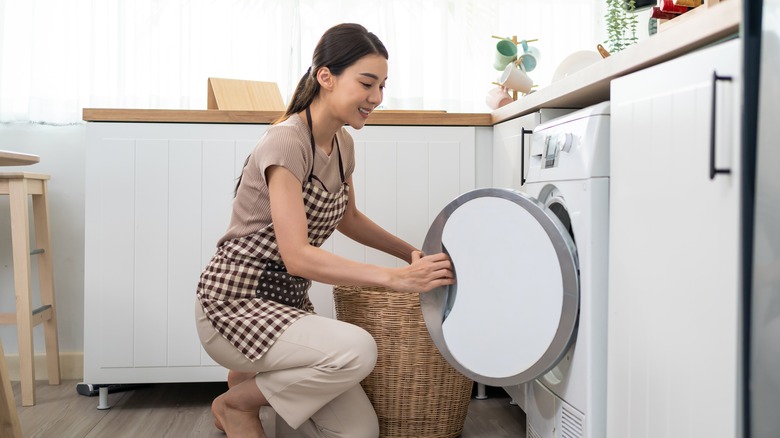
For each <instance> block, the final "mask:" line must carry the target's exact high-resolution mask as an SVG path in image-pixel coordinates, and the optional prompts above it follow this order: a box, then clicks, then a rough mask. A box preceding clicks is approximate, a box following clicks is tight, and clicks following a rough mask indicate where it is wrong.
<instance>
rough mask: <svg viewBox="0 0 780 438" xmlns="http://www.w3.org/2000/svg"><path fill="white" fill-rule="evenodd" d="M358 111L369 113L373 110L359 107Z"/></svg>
mask: <svg viewBox="0 0 780 438" xmlns="http://www.w3.org/2000/svg"><path fill="white" fill-rule="evenodd" d="M358 111H360V114H364V115H369V114H371V110H367V109H364V108H358Z"/></svg>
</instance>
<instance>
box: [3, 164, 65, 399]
mask: <svg viewBox="0 0 780 438" xmlns="http://www.w3.org/2000/svg"><path fill="white" fill-rule="evenodd" d="M48 180H49V175H44V174H38V173H26V172H16V173H0V195H8V196H9V201H10V202H9V204H10V207H11V246H12V248H13V263H14V288H15V290H16V312H15V313H0V324H15V325H16V329H17V331H18V336H19V377H20V379H19V380H20V381H21V386H22V406H33V405H34V404H35V387H34V384H35V362H34V353H35V352H34V349H33V326H35V325H38V324H41V323H43V325H44V326H43V331H44V339H45V342H46V363H47V366H48V374H49V384H50V385H59V383H60V354H59V346H58V341H57V316H56V311H55V309H56V307H55V304H54V273H53V271H52V257H51V249H50V245H49V241H50V237H51V236H50V233H49V211H48V199H47V195H46V194H47V187H46V185H47V181H48ZM28 195H31V196H32V204H33V208H32V209H33V221H34V222H35V240H36V243H37V248H36V249H34V250H32V251H30V226H29V224H30V216H29V212H28V198H27V196H28ZM32 255H37V256H38V278H39V282H40V292H41V307H39V308H37V309H33V308H32V291H31V279H30V275H31V274H30V271H31V269H30V266H31V263H30V256H32Z"/></svg>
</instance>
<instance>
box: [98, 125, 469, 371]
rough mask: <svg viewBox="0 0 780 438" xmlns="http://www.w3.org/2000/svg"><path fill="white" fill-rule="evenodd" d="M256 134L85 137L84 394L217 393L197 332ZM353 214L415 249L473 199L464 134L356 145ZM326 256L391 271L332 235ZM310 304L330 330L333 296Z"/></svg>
mask: <svg viewBox="0 0 780 438" xmlns="http://www.w3.org/2000/svg"><path fill="white" fill-rule="evenodd" d="M266 129H267V126H265V125H227V124H168V123H89V124H88V126H87V154H86V155H87V163H86V193H85V196H86V201H85V202H86V206H85V210H86V211H85V216H86V218H85V220H86V230H85V234H86V235H85V279H84V281H85V291H84V314H85V322H84V326H85V327H84V328H85V333H84V381H85V382H87V383H93V384H108V383H156V382H194V381H218V380H224V379H225V377H226V375H227V374H226V372H225V370H224V369H223V368H222V367H220V366H218V365H217V364H215V363H214V362H213V361H212V360H211V358H209V357H208V355H207V354H206V353H205V352H204V351H203V350H202V348H201V346H200V342H199V341H198V337H197V333H196V330H195V322H194V306H195V290H196V287H197V282H198V278H199V275H200V272H201V270H202V269H203V266H205V265H206V263H207V262H208V260H209V259H210V258H211V256H212V255H213V254H214V251H215V250H216V247H215V245H216V242H217V239H218V238H219V237H220V236H221V235H222V234H223V233H224V231H225V229H226V228H227V224H228V221H229V219H230V210H231V203H232V199H233V187H234V185H235V181H236V178H237V177H238V175H239V173H240V171H241V168H242V166H243V163H244V159H245V158H246V156H247V154H248V153H249V152H250V151H251V150H252V148H253V147H254V145H255V144H256V142H257V140H258V139H259V138H260V136H261V135H262V134H263V133H264V132H265V130H266ZM353 135H354V138H355V145H356V152H355V153H356V170H355V174H354V175H353V179H354V183H355V186H356V187H355V188H356V192H357V205H358V208H360V209H361V210H362V211H363V212H365V213H366V214H367V215H368V216H369V217H371V218H372V219H374V220H375V221H376V222H377V223H379V224H380V225H382V226H383V227H385V228H386V229H388V230H389V231H390V232H393V233H396V234H398V235H399V236H401V237H402V238H404V239H406V240H408V241H409V242H410V243H412V244H413V245H416V246H418V247H419V246H421V245H422V242H423V239H424V237H425V232H426V231H427V229H428V226H429V225H430V223H431V221H432V220H433V218H434V217H435V216H436V215H437V214H438V212H439V211H440V210H441V209H442V208H443V207H444V206H445V205H446V204H447V203H448V202H449V201H451V200H452V199H453V198H455V197H456V196H458V195H459V194H461V193H463V192H465V191H468V190H471V189H473V188H474V186H475V167H476V165H475V148H476V144H475V143H476V138H477V128H474V127H401V126H396V127H380V126H368V127H365V128H364V129H362V130H360V131H354V132H353ZM324 247H325V248H326V249H328V250H330V251H333V252H336V253H338V254H340V255H343V256H346V257H349V258H352V259H355V260H359V261H365V262H369V263H375V264H381V265H389V266H395V265H396V263H397V262H396V260H395V259H393V258H392V257H389V256H386V255H384V254H381V253H379V252H377V251H374V250H372V249H367V248H365V247H363V246H361V245H358V244H356V243H354V242H352V241H350V240H349V239H347V238H345V237H344V236H341V235H338V234H336V235H334V236H333V237H331V238H330V239H329V240H328V241H327V242H326V243H325V244H324ZM311 294H312V301H313V302H314V304H315V307H316V309H317V311H318V312H319V313H320V314H323V315H327V316H332V315H333V302H332V298H331V287H330V286H326V285H322V284H315V285H314V286H313V288H312V291H311Z"/></svg>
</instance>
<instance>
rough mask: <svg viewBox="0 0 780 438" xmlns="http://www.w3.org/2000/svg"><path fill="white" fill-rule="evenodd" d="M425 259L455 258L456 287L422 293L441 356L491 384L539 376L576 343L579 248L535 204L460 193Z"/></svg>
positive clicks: (495, 194)
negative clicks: (440, 254) (432, 256)
mask: <svg viewBox="0 0 780 438" xmlns="http://www.w3.org/2000/svg"><path fill="white" fill-rule="evenodd" d="M423 252H424V253H426V254H434V253H438V252H445V253H447V254H449V256H450V258H451V260H452V263H453V267H454V273H455V276H456V284H455V285H452V286H447V287H440V288H437V289H434V290H432V291H430V292H428V293H424V294H421V295H420V303H421V307H422V312H423V318H424V319H425V323H426V325H427V327H428V331H429V332H430V335H431V339H432V340H433V342H434V344H435V345H436V347H437V348H438V349H439V351H440V352H441V354H442V356H444V358H445V359H446V360H447V361H448V362H449V363H450V364H451V365H452V366H453V367H454V368H455V369H457V370H459V371H460V372H461V373H463V374H464V375H466V376H468V377H469V378H471V379H473V380H475V381H478V382H480V383H484V384H488V385H491V386H508V385H516V384H520V383H523V382H528V381H531V380H533V379H535V378H537V377H541V376H542V375H544V374H545V373H546V372H547V371H549V370H550V369H552V368H553V367H554V366H555V365H556V364H557V363H558V361H560V359H561V358H562V357H563V356H564V354H565V353H566V351H567V349H568V348H569V346H570V344H571V342H572V341H573V338H574V336H575V333H576V331H575V329H576V325H577V317H578V314H579V274H578V263H577V252H576V247H575V245H574V242H573V240H572V238H571V236H570V234H569V232H568V231H567V230H566V227H565V226H564V225H563V224H562V223H561V221H560V220H559V219H558V218H557V217H556V216H555V214H553V213H552V212H551V211H550V210H549V209H547V208H546V207H545V206H544V205H542V204H541V203H539V202H538V201H537V200H536V199H534V198H532V197H530V196H528V195H526V194H523V193H520V192H515V191H512V190H505V189H496V188H490V189H479V190H474V191H471V192H468V193H466V194H463V195H461V196H460V197H458V198H457V199H455V200H454V201H452V202H451V203H450V204H449V205H447V206H446V207H445V208H444V209H443V210H442V212H441V213H440V214H439V215H438V216H437V217H436V219H435V220H434V222H433V224H432V225H431V228H430V229H429V231H428V234H427V236H426V238H425V243H424V245H423Z"/></svg>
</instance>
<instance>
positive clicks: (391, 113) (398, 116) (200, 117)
mask: <svg viewBox="0 0 780 438" xmlns="http://www.w3.org/2000/svg"><path fill="white" fill-rule="evenodd" d="M281 115H282V112H280V111H219V110H146V109H145V110H141V109H103V108H84V111H83V113H82V118H83V119H84V120H85V121H87V122H152V123H249V124H253V123H259V124H270V123H273V122H274V121H275V120H276V119H278V118H279V117H280V116H281ZM366 124H367V125H404V126H414V125H419V126H491V125H492V124H493V123H492V122H491V118H490V113H448V112H444V111H400V110H377V111H375V112H374V113H373V114H371V117H369V118H368V122H367V123H366Z"/></svg>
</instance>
